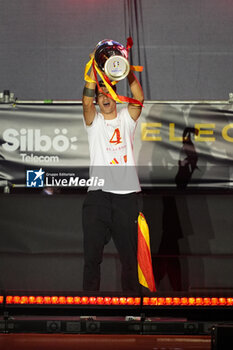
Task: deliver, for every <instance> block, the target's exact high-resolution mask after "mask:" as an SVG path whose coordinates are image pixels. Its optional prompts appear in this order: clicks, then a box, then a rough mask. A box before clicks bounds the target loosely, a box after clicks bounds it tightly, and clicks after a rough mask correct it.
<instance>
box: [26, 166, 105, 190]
mask: <svg viewBox="0 0 233 350" xmlns="http://www.w3.org/2000/svg"><path fill="white" fill-rule="evenodd" d="M64 176H65V177H64ZM26 186H27V187H34V188H38V187H78V186H79V187H89V186H92V187H103V186H104V179H101V178H98V177H91V178H89V179H84V178H79V177H78V176H74V174H66V173H45V171H43V170H42V168H40V169H39V170H27V172H26Z"/></svg>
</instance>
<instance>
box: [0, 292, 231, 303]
mask: <svg viewBox="0 0 233 350" xmlns="http://www.w3.org/2000/svg"><path fill="white" fill-rule="evenodd" d="M142 301H143V306H232V305H233V298H225V297H219V298H216V297H155V298H153V297H151V298H149V297H144V298H143V300H142ZM3 302H4V297H3V296H0V304H3ZM6 304H7V305H102V306H103V305H120V306H124V305H126V306H138V305H140V304H141V298H140V297H139V298H133V297H94V296H93V297H86V296H83V297H80V296H19V295H8V296H6Z"/></svg>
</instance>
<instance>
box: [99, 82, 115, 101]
mask: <svg viewBox="0 0 233 350" xmlns="http://www.w3.org/2000/svg"><path fill="white" fill-rule="evenodd" d="M99 86H100V87H101V88H102V87H106V86H105V84H104V82H103V80H100V81H99ZM112 88H113V90H114V91H115V92H116V85H113V86H112ZM98 91H99V89H98V85H97V84H96V87H95V96H96V99H97V97H98Z"/></svg>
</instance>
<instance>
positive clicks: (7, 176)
mask: <svg viewBox="0 0 233 350" xmlns="http://www.w3.org/2000/svg"><path fill="white" fill-rule="evenodd" d="M118 108H122V106H121V105H118ZM0 119H1V122H0V184H1V186H6V184H8V185H10V186H26V187H44V186H48V187H51V186H52V187H53V186H54V187H60V186H62V187H66V186H67V187H87V186H90V185H96V184H97V182H98V181H99V180H101V179H90V177H89V148H88V141H87V133H86V130H85V127H84V123H83V117H82V105H81V103H72V102H70V103H65V104H55V103H52V104H39V103H38V104H36V103H35V104H32V103H31V104H29V103H28V104H26V103H25V104H24V103H17V102H16V103H15V104H0ZM232 144H233V105H232V104H230V103H227V102H226V103H216V102H214V101H213V102H212V103H197V102H190V103H178V102H174V103H172V102H171V103H165V102H164V103H162V102H161V103H158V102H146V103H145V105H144V107H143V110H142V115H141V117H140V118H139V120H138V125H137V128H136V133H135V140H134V154H135V161H136V164H137V170H138V174H139V180H140V183H141V186H142V187H143V186H145V187H177V188H180V189H184V188H186V187H208V188H209V187H217V188H218V187H219V188H229V187H230V188H231V187H232V186H233V161H232V159H233V147H232ZM111 166H116V167H117V165H116V164H112V165H111ZM118 168H119V167H118ZM118 171H119V170H118ZM103 172H105V171H104V170H103ZM120 172H121V171H120ZM100 173H101V171H100ZM120 175H121V176H123V175H124V174H123V173H121V174H120ZM100 178H101V176H100ZM88 181H89V182H88ZM91 181H92V182H93V183H91ZM98 185H99V186H100V187H101V181H100V183H98Z"/></svg>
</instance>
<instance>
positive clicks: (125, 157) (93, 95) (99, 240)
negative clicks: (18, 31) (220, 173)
mask: <svg viewBox="0 0 233 350" xmlns="http://www.w3.org/2000/svg"><path fill="white" fill-rule="evenodd" d="M90 58H91V62H92V65H91V66H89V68H90V69H91V71H90V75H89V76H88V79H85V80H86V84H85V87H84V90H83V98H82V102H83V115H84V122H85V127H86V131H87V134H88V142H89V150H90V172H91V174H92V175H95V173H96V172H98V171H99V169H101V174H102V177H104V176H105V174H108V176H110V178H111V179H110V182H109V183H108V186H107V187H106V188H105V187H104V188H98V187H95V188H89V189H88V193H87V197H86V199H85V201H84V205H83V232H84V274H83V289H84V290H87V291H98V290H99V288H100V265H101V262H102V258H103V250H104V246H105V244H106V243H108V241H109V240H110V238H112V239H113V241H114V244H115V246H116V248H117V251H118V253H119V257H120V262H121V266H122V273H121V283H122V290H123V291H126V292H127V291H129V292H139V291H140V284H139V282H138V271H137V218H138V214H139V211H140V208H139V205H140V200H139V197H138V193H139V192H140V191H141V188H140V184H139V180H138V175H137V171H136V167H135V161H134V155H133V139H134V133H135V129H136V126H137V120H138V118H139V116H140V114H141V109H142V103H143V100H144V95H143V91H142V88H141V85H140V84H139V82H138V80H137V78H136V77H135V75H134V73H133V72H132V70H131V69H130V65H129V62H128V60H127V58H128V52H127V50H126V49H125V48H124V47H123V46H122V45H121V44H120V43H118V42H115V41H113V40H103V41H101V42H100V43H99V44H98V45H97V46H96V49H95V50H94V52H93V53H92V54H91V55H90ZM97 72H98V73H99V75H100V77H101V78H102V81H100V82H99V81H98V79H97ZM126 77H127V79H128V83H129V87H130V90H131V93H132V98H125V99H123V100H124V101H128V105H127V106H124V107H123V108H121V109H119V110H118V108H117V107H118V106H117V104H116V101H119V102H121V101H122V99H121V97H122V96H118V95H117V93H116V88H115V85H114V84H115V83H116V82H117V81H119V80H121V79H124V78H126ZM95 100H96V104H97V105H98V109H99V111H97V108H96V104H95ZM97 169H98V171H97ZM126 169H128V170H129V172H128V175H127V176H130V177H129V178H128V179H127V178H126V177H124V176H125V175H124V174H126V173H125V170H126ZM129 174H130V175H129ZM106 177H107V175H106ZM109 184H110V185H109Z"/></svg>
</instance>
